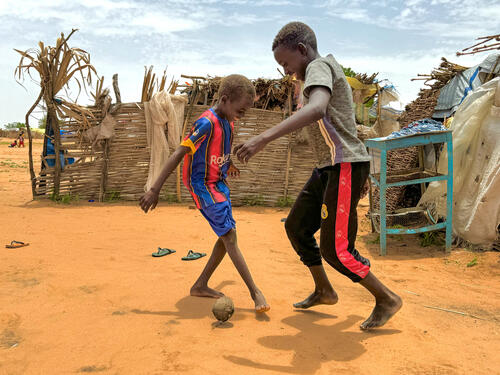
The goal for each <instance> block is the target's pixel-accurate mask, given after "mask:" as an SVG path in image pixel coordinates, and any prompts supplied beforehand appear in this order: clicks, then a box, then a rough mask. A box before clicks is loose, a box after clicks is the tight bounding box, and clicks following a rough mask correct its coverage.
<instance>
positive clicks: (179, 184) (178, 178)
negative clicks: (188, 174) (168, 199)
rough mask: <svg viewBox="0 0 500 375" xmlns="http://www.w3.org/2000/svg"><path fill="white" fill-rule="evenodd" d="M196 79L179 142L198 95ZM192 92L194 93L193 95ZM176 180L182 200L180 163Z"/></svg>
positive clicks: (180, 200)
mask: <svg viewBox="0 0 500 375" xmlns="http://www.w3.org/2000/svg"><path fill="white" fill-rule="evenodd" d="M196 82H197V81H194V84H193V91H192V92H191V103H189V107H188V110H187V113H186V117H185V118H184V124H183V125H182V133H181V142H182V139H183V138H184V134H185V133H186V129H187V124H188V121H189V118H190V117H191V113H192V112H193V106H194V96H196V97H197V96H198V95H197V94H198V93H197V91H198V85H197V84H196ZM193 94H195V95H194V96H193ZM176 176H177V181H176V187H177V201H178V202H182V196H181V166H180V164H179V165H178V166H177V173H176Z"/></svg>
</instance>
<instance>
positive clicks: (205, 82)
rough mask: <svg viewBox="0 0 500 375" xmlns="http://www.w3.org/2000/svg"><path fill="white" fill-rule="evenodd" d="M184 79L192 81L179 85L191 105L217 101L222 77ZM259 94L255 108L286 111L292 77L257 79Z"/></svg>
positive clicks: (256, 90) (191, 77) (208, 103)
mask: <svg viewBox="0 0 500 375" xmlns="http://www.w3.org/2000/svg"><path fill="white" fill-rule="evenodd" d="M181 77H183V78H188V79H191V80H192V83H188V82H186V83H185V84H184V85H179V88H180V89H181V92H182V93H185V94H187V95H188V97H189V103H190V104H193V105H197V104H199V105H213V104H214V103H215V102H216V101H217V99H218V96H217V92H218V91H219V86H220V82H221V80H222V77H210V76H207V77H199V76H187V75H182V76H181ZM252 83H253V84H254V86H255V92H256V94H257V97H256V100H255V103H254V108H259V109H266V110H273V111H285V110H286V108H287V105H288V104H287V101H288V95H289V92H290V88H291V87H292V85H293V80H292V78H291V77H290V76H284V77H283V78H280V79H266V78H257V79H254V80H252Z"/></svg>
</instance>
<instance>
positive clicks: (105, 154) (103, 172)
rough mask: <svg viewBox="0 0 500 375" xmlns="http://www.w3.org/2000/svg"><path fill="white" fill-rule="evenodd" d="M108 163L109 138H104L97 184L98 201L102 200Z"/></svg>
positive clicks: (106, 180)
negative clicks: (99, 182) (99, 181)
mask: <svg viewBox="0 0 500 375" xmlns="http://www.w3.org/2000/svg"><path fill="white" fill-rule="evenodd" d="M108 164H109V139H106V140H104V152H103V163H102V170H101V184H100V186H99V202H102V201H103V200H104V196H105V194H106V185H107V182H108Z"/></svg>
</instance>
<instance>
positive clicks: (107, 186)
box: [36, 103, 315, 206]
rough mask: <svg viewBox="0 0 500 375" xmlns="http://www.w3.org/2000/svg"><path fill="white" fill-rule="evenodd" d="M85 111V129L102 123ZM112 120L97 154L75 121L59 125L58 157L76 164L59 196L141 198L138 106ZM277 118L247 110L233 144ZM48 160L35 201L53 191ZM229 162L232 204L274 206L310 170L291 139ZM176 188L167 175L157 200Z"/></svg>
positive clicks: (306, 154)
mask: <svg viewBox="0 0 500 375" xmlns="http://www.w3.org/2000/svg"><path fill="white" fill-rule="evenodd" d="M207 108H209V107H208V106H201V105H194V106H192V108H191V109H190V110H187V111H186V112H187V113H188V114H187V115H186V116H187V117H188V118H187V119H186V120H187V124H188V126H187V129H186V134H187V133H188V132H189V130H190V127H191V125H192V124H193V123H194V121H195V120H196V119H197V118H198V117H199V116H200V114H201V113H202V112H203V111H205V110H206V109H207ZM89 109H90V110H91V111H92V113H93V114H94V116H95V119H90V121H91V125H92V126H94V125H97V124H99V122H100V121H101V120H102V116H101V114H100V112H99V111H97V110H96V109H95V108H92V107H90V108H89ZM113 117H114V118H115V120H116V121H117V126H116V127H115V137H114V138H113V139H112V140H110V141H106V142H109V143H108V144H105V145H104V147H102V148H101V149H97V150H96V149H95V148H92V147H91V145H90V144H89V143H88V142H86V141H83V140H82V139H81V137H79V136H78V131H79V127H78V124H77V123H76V122H75V121H73V120H66V121H65V122H64V123H63V124H62V125H61V130H63V131H64V135H63V136H62V139H61V147H62V149H64V150H65V154H64V155H65V157H66V158H69V157H73V158H75V159H77V160H76V162H75V163H74V164H71V165H67V166H66V167H65V168H64V170H63V171H62V172H61V183H60V193H59V195H60V196H64V195H69V196H78V197H79V198H81V199H95V200H99V201H106V200H114V199H117V198H120V199H124V200H137V199H139V197H140V196H141V195H142V194H144V185H145V183H146V180H147V176H148V171H149V158H150V151H149V147H148V145H147V137H146V121H145V118H144V110H143V105H142V104H141V103H127V104H122V105H121V106H120V108H119V109H118V110H117V111H116V112H115V113H114V114H113ZM283 118H284V114H283V112H277V111H267V110H261V109H255V108H252V109H250V110H249V111H247V114H246V116H245V117H244V118H243V119H241V120H240V121H239V122H238V123H236V124H235V134H234V140H233V145H236V144H238V143H240V142H244V141H246V140H247V139H249V138H251V137H253V136H255V135H257V134H260V133H261V132H263V131H264V130H266V129H268V128H270V127H272V126H275V125H277V124H278V123H280V122H281V121H282V120H283ZM171 151H173V150H171ZM48 158H54V155H52V156H48V157H45V160H42V162H43V163H45V168H44V169H42V173H41V174H40V175H39V176H37V178H36V194H37V196H38V197H50V195H51V194H52V192H53V189H54V186H53V175H54V168H53V167H49V166H48V164H47V161H46V159H48ZM233 162H234V164H235V165H236V166H237V167H238V168H239V169H240V171H241V176H240V177H239V178H238V179H228V182H229V184H230V188H231V199H232V202H233V203H234V204H235V205H245V204H247V205H266V206H274V205H276V204H278V203H279V202H280V201H281V202H285V201H286V197H288V199H292V200H293V199H295V198H296V196H297V194H298V192H299V191H300V189H301V188H302V186H303V185H304V183H305V182H306V181H307V179H308V178H309V176H310V174H311V169H312V168H313V167H314V165H315V159H314V155H313V154H312V151H311V150H310V147H309V146H308V145H307V144H304V142H302V143H300V144H299V143H298V142H297V136H296V134H291V135H289V136H285V137H282V138H279V139H277V140H275V141H274V142H272V143H270V144H269V145H268V146H267V147H266V148H265V149H264V150H263V151H261V152H260V153H259V154H257V155H256V156H255V157H254V158H252V159H251V161H250V162H249V163H248V164H241V163H240V162H239V161H238V160H237V159H236V158H233ZM178 186H179V181H178V176H177V175H176V174H175V173H172V175H171V176H170V177H169V179H168V180H167V182H166V183H165V186H164V189H163V192H162V197H161V198H163V199H166V200H169V201H170V200H172V201H174V200H175V201H176V200H177V198H178V196H179V195H178V194H177V189H178ZM180 186H181V188H180V198H181V201H182V202H189V203H190V202H191V197H190V194H189V192H188V191H187V189H186V188H185V187H184V185H183V184H182V183H181V184H180Z"/></svg>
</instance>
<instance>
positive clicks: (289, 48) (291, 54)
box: [273, 22, 318, 81]
mask: <svg viewBox="0 0 500 375" xmlns="http://www.w3.org/2000/svg"><path fill="white" fill-rule="evenodd" d="M273 53H274V58H275V59H276V61H277V62H278V64H280V65H281V66H282V67H283V69H284V70H285V74H289V75H293V74H295V76H296V78H297V79H300V80H301V81H303V80H304V79H305V74H306V68H307V65H309V63H310V62H311V61H312V60H314V59H315V58H316V56H317V54H318V46H317V42H316V35H315V34H314V31H312V29H311V28H310V27H309V26H307V25H306V24H305V23H302V22H290V23H288V24H286V25H285V26H283V27H282V28H281V30H280V31H279V32H278V34H277V35H276V36H275V38H274V41H273Z"/></svg>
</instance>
